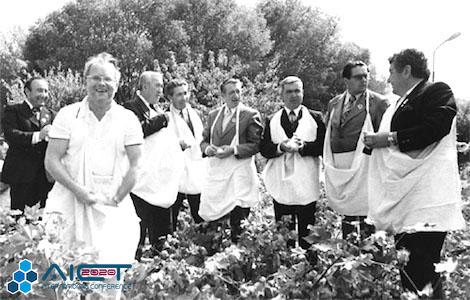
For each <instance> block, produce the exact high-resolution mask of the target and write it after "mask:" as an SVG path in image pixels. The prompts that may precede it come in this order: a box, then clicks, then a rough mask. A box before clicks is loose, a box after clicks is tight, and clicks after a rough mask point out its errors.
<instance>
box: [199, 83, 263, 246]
mask: <svg viewBox="0 0 470 300" xmlns="http://www.w3.org/2000/svg"><path fill="white" fill-rule="evenodd" d="M220 90H221V92H222V93H221V95H222V98H223V99H224V102H225V104H224V105H223V106H222V107H220V108H217V109H215V110H213V111H211V112H210V113H209V116H208V119H207V124H206V127H205V128H204V133H203V141H202V143H201V150H202V152H203V153H204V155H206V156H208V157H209V158H208V161H207V177H206V180H205V183H204V185H203V189H202V193H201V204H200V207H199V215H200V216H201V217H202V218H203V219H204V220H206V221H215V220H218V219H220V218H222V217H224V216H227V215H228V216H229V217H230V226H231V230H232V233H231V234H232V242H235V243H236V242H237V240H238V236H239V235H240V233H241V229H240V223H241V220H242V219H245V218H247V217H248V215H249V213H250V207H254V206H255V205H256V204H257V203H258V201H259V184H258V177H257V174H256V166H255V162H254V155H255V154H256V153H258V151H259V143H260V140H261V133H262V131H263V126H262V124H261V117H260V114H259V112H258V111H256V110H254V109H252V108H249V107H247V106H245V105H244V104H243V103H241V102H240V100H241V92H242V83H241V82H240V80H238V79H234V78H230V79H227V80H225V81H224V82H223V83H222V84H221V86H220Z"/></svg>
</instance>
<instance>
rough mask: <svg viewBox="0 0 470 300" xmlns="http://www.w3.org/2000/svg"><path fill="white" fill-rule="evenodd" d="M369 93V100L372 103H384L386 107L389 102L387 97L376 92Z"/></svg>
mask: <svg viewBox="0 0 470 300" xmlns="http://www.w3.org/2000/svg"><path fill="white" fill-rule="evenodd" d="M368 91H369V95H370V100H371V101H372V102H376V103H386V104H387V105H388V103H389V102H390V101H389V100H388V98H387V97H385V96H384V95H382V94H380V93H377V92H374V91H371V90H368Z"/></svg>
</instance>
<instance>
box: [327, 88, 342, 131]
mask: <svg viewBox="0 0 470 300" xmlns="http://www.w3.org/2000/svg"><path fill="white" fill-rule="evenodd" d="M345 99H346V93H344V94H343V95H342V96H341V97H339V98H338V99H337V100H336V102H335V103H333V108H332V111H333V110H334V111H333V115H332V116H331V125H332V127H335V128H338V127H340V125H341V115H342V114H343V106H344V105H343V103H344V100H345ZM327 121H328V120H327Z"/></svg>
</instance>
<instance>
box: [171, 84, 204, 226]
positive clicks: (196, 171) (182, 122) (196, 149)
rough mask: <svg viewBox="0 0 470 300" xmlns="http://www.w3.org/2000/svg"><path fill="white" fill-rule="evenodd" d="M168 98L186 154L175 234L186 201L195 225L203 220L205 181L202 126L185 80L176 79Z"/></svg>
mask: <svg viewBox="0 0 470 300" xmlns="http://www.w3.org/2000/svg"><path fill="white" fill-rule="evenodd" d="M165 96H166V97H167V98H168V99H169V100H170V102H171V104H170V107H169V115H170V123H169V125H168V128H169V129H170V130H172V131H173V132H174V133H175V134H176V136H177V138H178V141H179V144H180V147H181V150H182V151H183V153H184V173H183V176H182V178H181V182H180V185H179V190H178V196H177V198H176V202H175V204H173V206H172V207H171V217H172V226H173V231H174V230H176V224H177V220H178V214H179V211H180V209H181V207H182V205H183V200H184V199H187V200H188V203H189V208H190V211H191V216H192V217H193V220H194V222H195V223H201V222H203V221H204V220H203V219H202V218H201V217H200V216H199V214H198V211H199V203H200V201H201V189H202V184H203V181H204V176H205V175H204V174H205V164H204V161H203V158H202V152H201V147H200V146H199V145H200V144H201V142H202V131H203V129H204V128H203V125H202V121H201V118H200V117H199V113H198V112H197V111H196V110H195V109H193V108H192V107H191V105H190V104H189V103H188V101H189V96H190V93H189V91H188V83H187V82H186V81H185V80H181V79H174V80H172V81H170V82H169V83H168V84H167V85H166V87H165Z"/></svg>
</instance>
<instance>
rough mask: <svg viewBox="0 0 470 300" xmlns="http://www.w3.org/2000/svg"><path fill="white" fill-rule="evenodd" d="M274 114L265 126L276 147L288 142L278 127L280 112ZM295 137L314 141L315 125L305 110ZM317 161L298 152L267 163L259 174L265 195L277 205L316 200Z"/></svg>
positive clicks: (298, 203)
mask: <svg viewBox="0 0 470 300" xmlns="http://www.w3.org/2000/svg"><path fill="white" fill-rule="evenodd" d="M283 110H284V109H281V110H279V111H278V112H277V113H275V114H274V116H273V118H272V119H271V122H270V123H269V126H270V129H271V139H272V141H273V143H275V144H279V143H281V142H283V141H285V140H287V139H288V137H287V135H286V133H285V131H284V129H283V128H282V126H281V116H282V111H283ZM301 110H302V118H301V119H300V120H299V125H298V127H297V129H296V131H295V133H294V134H295V135H297V136H298V137H299V138H301V139H302V140H304V141H307V142H314V141H315V140H316V139H317V128H318V125H317V123H316V122H315V119H314V118H313V117H312V116H311V115H310V112H309V111H308V109H307V108H306V107H305V106H303V105H302V106H301ZM319 174H320V159H319V158H318V157H312V156H301V155H300V154H299V153H298V152H294V153H284V154H283V155H281V156H279V157H275V158H271V159H269V160H268V163H267V164H266V167H265V168H264V171H263V180H264V183H265V186H266V191H267V192H268V193H269V194H270V195H271V196H272V197H273V198H274V199H275V200H276V201H277V202H279V203H281V204H286V205H307V204H309V203H312V202H314V201H316V200H318V199H319V198H320V179H319Z"/></svg>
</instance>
